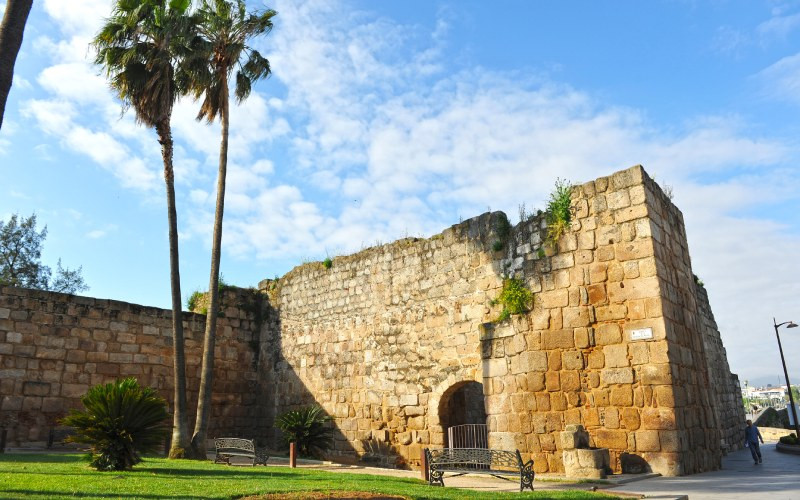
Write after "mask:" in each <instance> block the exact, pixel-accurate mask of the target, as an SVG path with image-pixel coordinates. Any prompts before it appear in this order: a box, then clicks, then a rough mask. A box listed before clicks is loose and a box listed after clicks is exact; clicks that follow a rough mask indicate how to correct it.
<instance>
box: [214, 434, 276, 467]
mask: <svg viewBox="0 0 800 500" xmlns="http://www.w3.org/2000/svg"><path fill="white" fill-rule="evenodd" d="M214 447H215V448H216V451H217V453H216V455H215V456H214V463H215V464H221V463H225V464H228V465H230V464H231V458H232V457H245V458H250V459H252V460H253V467H255V466H256V465H259V464H261V465H267V459H268V458H269V455H268V453H267V450H266V449H256V443H255V441H253V440H252V439H241V438H215V439H214Z"/></svg>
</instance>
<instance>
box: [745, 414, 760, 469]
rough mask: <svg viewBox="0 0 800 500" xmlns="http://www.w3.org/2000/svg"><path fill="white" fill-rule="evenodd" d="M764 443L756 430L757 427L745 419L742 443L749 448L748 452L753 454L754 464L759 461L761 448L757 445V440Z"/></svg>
mask: <svg viewBox="0 0 800 500" xmlns="http://www.w3.org/2000/svg"><path fill="white" fill-rule="evenodd" d="M759 440H761V443H762V444H763V443H764V438H762V437H761V433H760V432H759V431H758V427H756V426H755V425H753V422H752V421H751V420H748V421H747V427H745V429H744V445H745V446H747V447H748V448H750V454H751V455H753V461H754V462H755V464H756V465H758V464H760V463H761V448H760V447H759V446H758V441H759Z"/></svg>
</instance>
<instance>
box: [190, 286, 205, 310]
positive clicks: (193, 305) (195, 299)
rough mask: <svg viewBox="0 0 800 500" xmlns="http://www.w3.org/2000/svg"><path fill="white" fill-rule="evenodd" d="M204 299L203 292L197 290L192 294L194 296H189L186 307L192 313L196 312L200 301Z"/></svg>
mask: <svg viewBox="0 0 800 500" xmlns="http://www.w3.org/2000/svg"><path fill="white" fill-rule="evenodd" d="M202 298H203V292H201V291H200V290H195V291H194V292H192V294H191V295H189V298H188V299H186V307H187V308H188V309H189V310H190V311H192V312H196V311H195V308H196V307H197V305H198V302H199V301H200V299H202Z"/></svg>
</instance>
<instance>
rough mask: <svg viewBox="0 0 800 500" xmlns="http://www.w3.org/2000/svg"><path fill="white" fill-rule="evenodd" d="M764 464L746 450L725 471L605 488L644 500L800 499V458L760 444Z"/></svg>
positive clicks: (772, 445)
mask: <svg viewBox="0 0 800 500" xmlns="http://www.w3.org/2000/svg"><path fill="white" fill-rule="evenodd" d="M761 453H762V455H763V457H764V463H762V464H761V465H754V464H753V459H752V458H751V457H750V451H749V450H747V449H743V450H739V451H736V452H733V453H731V454H729V455H728V456H726V457H724V458H723V459H722V469H721V470H718V471H714V472H706V473H703V474H694V475H691V476H681V477H657V478H652V479H646V480H644V481H638V482H636V483H632V484H626V485H623V486H617V487H614V488H609V489H606V490H605V491H606V492H608V493H611V494H614V493H640V494H644V495H645V498H659V497H666V498H674V497H675V496H677V495H688V496H689V499H690V500H739V499H748V500H752V499H754V498H756V499H757V498H759V497H760V498H764V499H769V500H797V499H800V456H798V455H790V454H787V453H779V452H777V451H775V443H767V444H764V445H761Z"/></svg>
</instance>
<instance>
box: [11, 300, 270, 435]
mask: <svg viewBox="0 0 800 500" xmlns="http://www.w3.org/2000/svg"><path fill="white" fill-rule="evenodd" d="M224 295H225V302H226V303H227V304H228V307H226V308H225V309H223V313H222V314H223V315H224V317H221V318H219V323H218V327H217V332H218V333H217V335H218V337H217V345H216V361H215V366H214V368H215V380H214V405H213V407H212V418H211V428H210V429H209V435H211V436H214V435H217V434H216V433H218V432H225V433H226V434H227V433H233V434H234V435H239V436H247V437H249V436H251V435H253V434H254V433H253V430H254V429H259V428H260V427H259V422H260V421H262V420H263V418H261V416H260V414H259V411H260V406H259V405H258V404H257V401H258V394H259V393H258V390H259V389H260V386H259V384H258V373H257V366H258V358H257V356H258V345H257V340H258V329H259V328H257V326H260V325H259V321H257V320H258V318H257V316H258V313H257V312H256V311H255V309H254V307H252V305H251V304H250V296H249V295H250V294H248V293H247V291H239V292H236V291H229V292H225V294H224ZM259 299H260V297H259ZM258 305H259V306H261V304H260V303H259V304H258ZM237 306H239V307H237ZM241 306H244V307H241ZM183 328H184V337H185V347H186V351H185V352H186V366H187V370H186V375H187V387H188V389H189V391H188V392H189V397H190V407H191V408H194V407H195V404H196V399H197V391H198V388H199V385H200V359H201V354H202V344H203V334H204V332H205V316H203V315H201V314H193V313H184V316H183ZM253 340H256V343H253ZM125 377H136V378H137V379H138V380H139V382H140V383H141V384H143V385H147V386H150V387H154V388H156V389H157V390H158V392H159V393H160V394H161V396H163V397H164V398H165V399H167V401H169V402H170V408H171V407H172V404H171V401H172V398H173V383H172V381H173V368H172V311H170V310H164V309H158V308H155V307H143V306H138V305H134V304H128V303H125V302H118V301H114V300H102V299H94V298H90V297H76V296H73V295H66V294H61V293H53V292H43V291H39V290H26V289H23V288H14V287H0V428H2V429H5V430H6V431H7V445H8V446H23V447H28V446H42V445H44V444H45V443H47V440H48V435H49V432H50V430H51V429H53V428H55V427H58V426H59V424H58V420H59V419H60V418H62V417H63V416H64V415H65V414H66V413H67V411H68V410H69V409H71V408H81V407H82V406H81V403H80V398H81V397H82V396H83V395H84V394H86V391H87V390H88V389H89V387H91V386H93V385H96V384H101V383H107V382H111V381H113V380H115V379H117V378H125ZM192 398H194V399H192ZM190 413H191V415H190V417H191V419H192V420H193V418H194V411H193V410H192V411H191V412H190Z"/></svg>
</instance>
